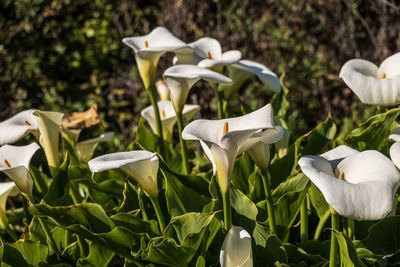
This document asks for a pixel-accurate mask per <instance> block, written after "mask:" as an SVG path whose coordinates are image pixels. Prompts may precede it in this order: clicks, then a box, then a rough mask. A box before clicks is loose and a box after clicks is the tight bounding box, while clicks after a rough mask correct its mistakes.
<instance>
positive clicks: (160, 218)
mask: <svg viewBox="0 0 400 267" xmlns="http://www.w3.org/2000/svg"><path fill="white" fill-rule="evenodd" d="M150 200H151V203H152V204H153V207H154V211H155V212H156V215H157V220H158V223H159V225H160V230H161V233H162V232H164V229H165V220H164V216H163V214H162V212H161V208H160V203H159V202H158V199H157V197H150Z"/></svg>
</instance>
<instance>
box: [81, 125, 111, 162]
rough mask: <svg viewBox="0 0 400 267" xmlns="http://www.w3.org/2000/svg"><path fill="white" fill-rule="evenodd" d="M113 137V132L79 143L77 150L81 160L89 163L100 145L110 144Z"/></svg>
mask: <svg viewBox="0 0 400 267" xmlns="http://www.w3.org/2000/svg"><path fill="white" fill-rule="evenodd" d="M113 137H114V133H113V132H107V133H104V134H102V135H100V136H99V137H95V138H91V139H88V140H85V141H82V142H79V143H77V144H76V150H77V152H78V154H79V155H80V156H81V158H82V159H83V160H84V161H85V162H88V161H89V160H90V159H91V158H92V156H93V153H94V150H95V149H96V147H97V146H98V145H99V143H102V142H110V141H111V140H112V138H113Z"/></svg>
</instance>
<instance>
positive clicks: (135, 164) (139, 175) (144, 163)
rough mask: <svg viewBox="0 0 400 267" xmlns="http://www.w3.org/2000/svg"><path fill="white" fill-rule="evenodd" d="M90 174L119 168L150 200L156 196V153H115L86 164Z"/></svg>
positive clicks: (143, 151)
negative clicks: (133, 180) (131, 178)
mask: <svg viewBox="0 0 400 267" xmlns="http://www.w3.org/2000/svg"><path fill="white" fill-rule="evenodd" d="M88 165H89V168H90V170H91V171H92V173H95V172H101V171H105V170H110V169H117V168H121V169H122V170H124V171H125V172H127V173H128V174H129V175H131V176H132V177H133V178H134V179H135V180H136V181H137V182H138V184H139V185H140V186H141V187H142V189H143V191H144V192H145V193H146V194H147V195H148V196H149V197H151V198H156V197H157V195H158V187H157V172H158V157H157V155H156V153H152V152H149V151H146V150H136V151H128V152H117V153H112V154H107V155H103V156H100V157H97V158H94V159H92V160H91V161H89V163H88Z"/></svg>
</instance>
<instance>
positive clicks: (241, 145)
mask: <svg viewBox="0 0 400 267" xmlns="http://www.w3.org/2000/svg"><path fill="white" fill-rule="evenodd" d="M274 128H275V127H274V121H273V114H272V106H271V104H268V105H265V106H264V107H262V108H260V109H258V110H256V111H254V112H252V113H249V114H247V115H244V116H240V117H236V118H228V119H222V120H196V121H193V122H191V123H189V124H188V125H187V126H186V127H185V128H184V129H183V132H182V138H183V139H186V140H199V141H200V144H201V146H202V147H203V149H204V152H205V154H206V155H207V157H208V158H209V159H210V161H211V163H212V165H213V171H214V174H215V173H217V175H218V183H219V186H220V187H221V190H222V191H223V192H226V191H227V190H228V189H229V185H230V180H231V174H232V170H233V166H234V163H235V159H236V156H237V155H238V154H239V153H241V152H243V151H245V149H249V148H251V147H252V146H253V145H255V144H256V143H257V142H259V141H260V140H263V139H264V138H265V139H268V138H269V137H271V136H275V134H272V132H268V131H263V130H264V129H274ZM225 131H226V132H225ZM270 133H271V136H270ZM264 135H265V136H264ZM268 136H269V137H268ZM251 137H253V138H254V139H253V140H251V139H250V138H251Z"/></svg>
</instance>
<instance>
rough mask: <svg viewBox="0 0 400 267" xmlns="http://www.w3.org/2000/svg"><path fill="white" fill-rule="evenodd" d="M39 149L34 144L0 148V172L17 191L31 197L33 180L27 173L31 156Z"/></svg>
mask: <svg viewBox="0 0 400 267" xmlns="http://www.w3.org/2000/svg"><path fill="white" fill-rule="evenodd" d="M39 148H40V146H39V145H38V144H36V143H32V144H30V145H26V146H12V145H4V146H2V147H0V171H2V172H4V173H5V174H7V175H8V177H10V179H11V180H12V181H13V182H14V183H15V184H16V186H17V187H18V189H19V190H20V191H21V192H22V193H25V194H26V195H28V196H29V197H31V196H32V186H33V180H32V177H31V175H30V173H29V164H30V162H31V159H32V156H33V155H34V154H35V152H36V151H37V150H38V149H39Z"/></svg>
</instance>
